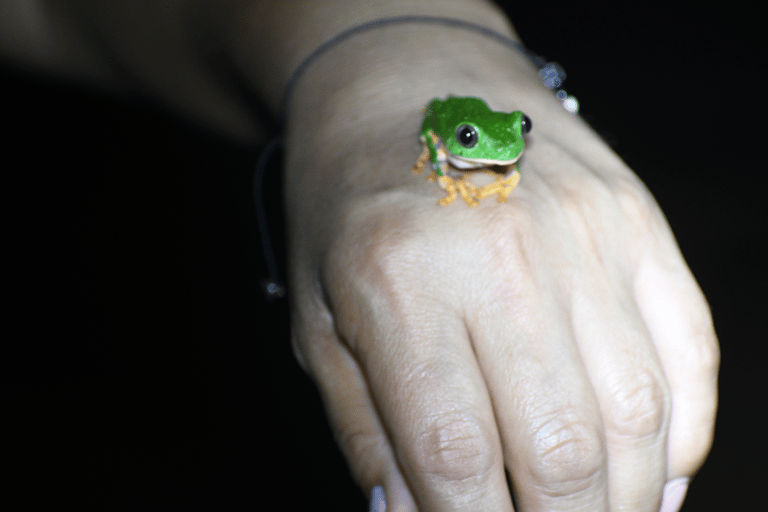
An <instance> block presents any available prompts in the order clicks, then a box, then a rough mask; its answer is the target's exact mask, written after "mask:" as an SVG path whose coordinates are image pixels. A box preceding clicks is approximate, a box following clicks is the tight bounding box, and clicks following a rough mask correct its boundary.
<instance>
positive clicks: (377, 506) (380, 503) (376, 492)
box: [368, 485, 387, 512]
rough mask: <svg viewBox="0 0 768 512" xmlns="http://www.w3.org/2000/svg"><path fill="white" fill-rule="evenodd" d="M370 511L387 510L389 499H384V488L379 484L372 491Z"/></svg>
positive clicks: (380, 511) (383, 511)
mask: <svg viewBox="0 0 768 512" xmlns="http://www.w3.org/2000/svg"><path fill="white" fill-rule="evenodd" d="M368 510H369V511H370V512H385V511H386V510H387V501H386V500H385V499H384V488H383V487H382V486H380V485H377V486H376V487H374V488H373V490H372V491H371V502H370V504H369V505H368Z"/></svg>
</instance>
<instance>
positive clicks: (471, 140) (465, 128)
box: [456, 124, 477, 148]
mask: <svg viewBox="0 0 768 512" xmlns="http://www.w3.org/2000/svg"><path fill="white" fill-rule="evenodd" d="M456 140H458V141H459V144H461V145H462V146H464V147H465V148H473V147H475V145H476V144H477V130H475V127H474V126H471V125H468V124H463V125H461V126H459V127H458V128H456Z"/></svg>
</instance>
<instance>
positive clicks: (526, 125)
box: [520, 114, 533, 133]
mask: <svg viewBox="0 0 768 512" xmlns="http://www.w3.org/2000/svg"><path fill="white" fill-rule="evenodd" d="M531 128H533V125H532V124H531V118H530V117H528V116H527V115H525V114H523V120H522V121H520V129H521V130H522V132H523V133H528V132H530V131H531Z"/></svg>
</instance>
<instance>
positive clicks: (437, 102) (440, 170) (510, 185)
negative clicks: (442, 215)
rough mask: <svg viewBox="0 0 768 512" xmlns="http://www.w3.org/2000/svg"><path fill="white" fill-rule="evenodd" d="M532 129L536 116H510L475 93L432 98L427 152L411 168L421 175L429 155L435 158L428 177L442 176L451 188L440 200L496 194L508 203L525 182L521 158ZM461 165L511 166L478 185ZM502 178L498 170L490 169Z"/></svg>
mask: <svg viewBox="0 0 768 512" xmlns="http://www.w3.org/2000/svg"><path fill="white" fill-rule="evenodd" d="M529 131H531V120H530V119H529V118H528V116H526V115H525V114H523V113H522V112H520V111H516V112H512V113H510V114H507V113H505V112H494V111H493V110H491V109H490V108H489V107H488V105H487V104H486V103H485V101H483V100H481V99H480V98H474V97H456V96H449V97H448V99H445V100H441V99H438V98H435V99H433V100H432V101H430V102H429V105H427V107H426V109H425V116H424V123H423V124H422V127H421V136H420V137H419V139H420V140H421V143H422V144H423V145H424V150H423V151H422V154H421V156H420V157H419V159H418V161H417V162H416V165H414V167H413V169H412V171H413V172H414V173H415V174H419V173H421V171H422V170H423V168H424V164H425V163H426V160H427V158H430V159H431V160H432V167H433V169H434V173H433V174H432V175H430V176H429V177H428V178H427V179H428V180H430V181H435V180H437V181H438V182H439V183H440V186H441V187H442V188H443V189H444V190H446V191H447V192H448V196H447V197H445V198H443V199H441V200H440V202H439V204H440V205H441V206H446V205H448V204H450V203H452V202H453V200H454V199H456V195H457V192H458V193H460V194H461V196H462V197H463V198H464V201H465V202H466V203H467V204H468V205H469V206H477V205H478V200H479V199H482V198H484V197H487V196H489V195H491V194H496V193H498V194H499V202H504V201H506V199H507V196H509V194H510V193H511V192H512V189H514V188H515V186H516V185H517V183H518V182H519V181H520V173H519V171H518V169H517V161H518V160H519V159H520V156H521V155H522V153H523V149H524V148H525V141H524V140H523V134H525V133H528V132H529ZM449 164H450V165H451V166H453V167H455V168H456V169H460V170H466V169H477V168H480V167H489V166H511V168H510V170H509V172H507V173H506V175H502V176H501V177H499V178H498V179H497V180H496V181H495V182H493V183H490V184H488V185H485V186H483V187H480V188H478V187H475V186H474V185H473V184H472V183H471V182H469V181H468V180H467V175H466V174H462V173H461V172H455V171H454V172H451V169H450V166H449ZM489 174H493V175H494V176H498V173H495V174H494V173H490V172H489Z"/></svg>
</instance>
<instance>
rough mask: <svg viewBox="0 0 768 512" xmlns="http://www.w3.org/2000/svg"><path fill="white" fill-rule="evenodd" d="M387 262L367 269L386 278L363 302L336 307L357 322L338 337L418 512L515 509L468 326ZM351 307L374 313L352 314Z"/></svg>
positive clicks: (421, 284)
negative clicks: (360, 375) (365, 387)
mask: <svg viewBox="0 0 768 512" xmlns="http://www.w3.org/2000/svg"><path fill="white" fill-rule="evenodd" d="M374 260H375V261H378V262H388V261H393V259H391V258H385V257H384V258H375V259H374ZM361 261H372V259H371V258H365V259H364V260H361ZM398 261H399V262H400V263H402V261H403V260H402V259H399V260H398ZM386 266H387V264H386V263H382V264H380V266H379V268H378V269H369V271H372V272H374V274H376V273H378V272H386V273H387V275H386V277H382V276H380V275H379V276H378V277H377V276H375V275H374V276H373V277H371V279H372V281H373V282H375V283H376V285H375V286H373V287H372V288H370V289H367V290H366V295H367V296H368V299H367V300H366V301H365V302H363V301H362V298H360V299H359V300H358V299H356V300H354V301H350V300H339V302H336V301H334V303H335V304H337V303H338V304H342V303H343V304H346V305H347V315H348V316H349V317H350V318H351V317H354V318H355V319H356V320H355V321H350V322H349V323H348V325H350V326H351V327H350V328H349V329H341V331H342V336H343V337H344V339H345V341H346V342H347V343H349V345H350V347H351V349H352V352H353V353H354V354H355V356H356V357H357V358H358V360H359V361H360V364H361V367H362V369H363V372H364V374H365V376H366V378H367V381H368V383H369V388H370V391H371V395H372V396H373V397H374V400H375V403H376V406H377V408H378V411H379V413H380V416H381V418H382V420H383V424H384V425H385V428H386V430H387V432H388V434H389V439H390V440H391V443H392V446H393V448H394V451H395V454H396V459H397V461H398V463H399V466H400V467H401V468H402V472H403V474H404V476H405V477H406V480H407V482H408V485H409V487H410V489H411V490H412V492H413V496H414V498H415V500H416V503H417V504H418V507H419V510H440V511H441V512H451V511H475V510H476V511H488V510H495V511H496V510H498V511H507V512H511V511H512V502H511V497H510V494H509V490H508V488H507V483H506V477H505V474H504V464H503V457H502V451H501V445H500V440H499V437H498V431H497V429H496V424H495V418H494V415H493V412H492V408H491V403H490V399H489V396H488V392H487V389H486V387H485V381H484V379H483V377H482V375H481V374H480V371H479V368H478V366H477V364H476V361H475V355H474V353H473V351H472V348H471V346H470V343H469V340H468V336H467V332H466V327H465V325H464V323H463V322H462V320H461V319H460V318H459V316H458V314H457V313H456V312H455V311H454V310H453V309H452V308H449V307H447V306H446V305H445V304H443V303H442V302H441V301H437V300H430V299H429V298H428V297H427V296H426V295H429V294H430V293H431V292H430V291H429V286H428V285H426V284H424V282H420V281H419V279H417V278H415V277H414V276H409V275H408V272H407V271H403V268H402V267H400V268H399V269H398V270H397V272H393V273H389V272H388V271H387V270H382V267H386ZM406 266H407V265H406ZM422 277H423V276H422ZM383 283H384V284H383ZM416 283H418V284H416ZM350 303H351V304H357V305H360V304H375V310H372V309H369V308H370V306H364V307H362V308H361V309H359V310H355V311H354V312H353V313H350V312H349V309H350V308H349V304H350Z"/></svg>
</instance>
